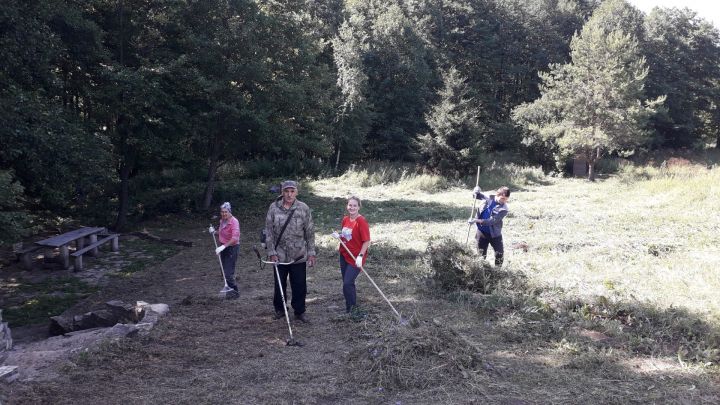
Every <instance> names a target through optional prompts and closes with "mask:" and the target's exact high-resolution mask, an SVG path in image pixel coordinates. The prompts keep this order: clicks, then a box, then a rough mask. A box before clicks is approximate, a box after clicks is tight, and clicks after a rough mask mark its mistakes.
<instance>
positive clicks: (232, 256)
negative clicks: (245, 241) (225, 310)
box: [215, 202, 240, 298]
mask: <svg viewBox="0 0 720 405" xmlns="http://www.w3.org/2000/svg"><path fill="white" fill-rule="evenodd" d="M217 233H218V239H219V240H220V243H221V245H220V246H218V247H217V249H215V253H216V254H218V255H220V260H221V261H222V267H223V271H224V272H225V282H226V283H227V285H228V287H230V288H232V289H233V292H232V293H228V294H226V296H227V297H228V298H237V297H239V296H240V294H239V293H238V287H237V284H235V263H236V262H237V257H238V252H239V251H240V222H238V220H237V218H235V217H234V216H233V215H232V208H231V207H230V203H229V202H225V203H223V204H222V205H221V206H220V226H219V227H218V231H217Z"/></svg>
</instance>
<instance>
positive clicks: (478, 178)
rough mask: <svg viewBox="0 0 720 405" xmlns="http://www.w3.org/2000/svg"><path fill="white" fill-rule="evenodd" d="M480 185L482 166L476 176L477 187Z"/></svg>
mask: <svg viewBox="0 0 720 405" xmlns="http://www.w3.org/2000/svg"><path fill="white" fill-rule="evenodd" d="M479 185H480V166H478V167H477V175H476V176H475V187H477V186H479Z"/></svg>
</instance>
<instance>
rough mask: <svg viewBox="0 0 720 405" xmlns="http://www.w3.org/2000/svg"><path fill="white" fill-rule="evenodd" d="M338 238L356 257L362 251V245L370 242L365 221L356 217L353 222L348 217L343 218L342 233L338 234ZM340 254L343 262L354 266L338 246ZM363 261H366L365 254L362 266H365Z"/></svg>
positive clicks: (346, 253) (345, 252)
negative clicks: (343, 259)
mask: <svg viewBox="0 0 720 405" xmlns="http://www.w3.org/2000/svg"><path fill="white" fill-rule="evenodd" d="M340 238H341V239H342V241H343V242H345V245H347V247H348V249H350V251H351V252H352V254H353V256H355V257H357V255H358V254H359V253H360V249H362V245H363V243H365V242H367V241H369V240H370V225H368V222H367V221H366V220H365V217H364V216H362V215H358V216H357V218H355V220H354V221H353V220H352V219H350V217H349V216H347V215H346V216H345V217H343V220H342V232H340ZM339 249H340V254H341V255H343V257H344V258H345V261H346V262H348V263H352V264H353V265H355V260H354V259H353V258H352V257H350V255H349V254H348V252H347V250H345V248H344V247H343V246H342V245H340V246H339ZM365 260H367V252H365V254H364V255H363V266H365Z"/></svg>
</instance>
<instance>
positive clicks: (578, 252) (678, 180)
mask: <svg viewBox="0 0 720 405" xmlns="http://www.w3.org/2000/svg"><path fill="white" fill-rule="evenodd" d="M354 170H355V172H353V173H346V174H344V175H343V176H341V177H340V178H331V179H323V180H319V181H316V182H314V183H313V184H312V186H313V189H314V190H315V195H316V196H319V197H325V198H334V199H335V200H334V201H336V204H334V205H332V206H324V207H313V208H314V210H315V211H316V212H319V213H320V217H321V218H323V219H322V220H321V221H320V228H323V227H325V228H328V229H330V228H331V227H332V226H335V227H336V226H337V225H338V223H339V222H338V223H334V222H335V221H339V218H340V217H341V216H342V213H343V212H342V211H343V207H344V198H345V197H346V196H347V195H350V194H357V195H359V196H360V197H361V198H363V199H365V200H366V204H365V206H364V208H363V209H362V213H363V214H364V215H365V216H366V217H367V218H368V220H369V222H370V224H371V232H372V236H373V240H374V244H375V245H376V246H382V247H384V249H383V251H384V252H385V251H387V250H388V249H397V250H398V251H404V252H413V253H415V254H416V255H417V257H418V259H419V257H420V256H421V255H422V254H423V252H424V251H425V249H426V247H427V242H428V240H429V239H430V238H431V237H450V238H454V239H456V240H458V241H459V242H461V243H465V240H466V238H467V234H468V226H467V225H466V224H465V219H466V218H467V217H468V216H469V215H470V210H471V207H472V203H473V200H472V196H471V194H470V190H469V188H470V186H461V184H454V185H452V186H451V187H449V188H447V189H445V190H443V191H442V192H437V191H433V192H427V191H423V190H420V189H418V188H412V187H407V184H404V183H408V184H410V183H411V182H412V181H414V179H415V178H414V177H411V176H410V175H409V174H407V173H404V174H403V173H400V172H392V173H391V171H390V170H389V169H383V170H384V171H381V173H380V174H379V175H374V174H373V172H372V170H371V169H367V168H363V169H358V168H356V169H354ZM493 170H496V172H498V173H500V172H503V173H505V176H504V177H503V176H498V180H497V183H490V184H487V185H486V186H483V188H484V189H494V188H496V187H497V186H499V185H501V184H515V185H514V186H511V187H514V189H513V193H512V195H511V199H510V202H509V205H510V215H509V216H508V218H507V219H506V221H505V228H504V239H505V246H506V263H507V266H508V267H509V268H511V269H516V270H522V271H524V272H526V273H527V275H528V276H529V277H530V278H531V279H532V280H534V281H536V282H538V283H542V284H546V285H556V286H559V287H562V288H565V289H567V290H568V291H569V292H571V293H573V294H580V295H586V296H592V295H598V294H599V295H602V294H607V293H608V288H607V286H608V285H612V286H614V288H615V289H616V290H618V291H621V292H622V293H623V294H625V295H626V296H627V297H631V298H632V299H637V300H643V301H647V302H651V303H654V304H656V305H658V306H660V307H669V306H671V305H672V306H682V307H686V308H688V309H689V310H691V311H693V312H695V313H697V314H698V315H701V316H703V317H705V318H707V319H716V320H720V277H718V276H717V275H716V269H718V268H720V251H719V249H720V236H719V235H720V214H718V212H719V211H718V208H717V207H720V168H717V167H716V168H712V169H708V168H707V167H706V166H697V165H692V166H684V167H671V168H662V169H661V168H653V167H642V168H633V167H631V166H626V167H625V168H624V169H623V170H624V171H623V172H621V173H619V174H618V175H617V176H613V177H610V178H608V179H604V180H600V181H596V182H588V181H586V180H584V179H572V178H566V179H559V178H547V177H544V176H542V174H541V172H536V170H535V169H533V168H521V167H516V166H509V167H505V168H504V169H500V168H499V167H495V168H494V169H493ZM629 172H632V173H643V175H633V176H632V178H631V179H630V178H629V177H628V176H629V175H628V174H627V173H629ZM358 173H360V174H358ZM508 174H510V177H508V176H507V175H508ZM491 177H492V176H490V175H482V176H481V184H483V181H487V179H488V178H491ZM368 179H385V180H386V181H387V182H385V183H383V182H380V183H378V181H375V180H373V181H370V180H368ZM327 210H332V213H330V212H328V211H327ZM473 235H474V230H472V231H471V233H470V238H469V239H470V241H469V244H470V245H472V244H473ZM327 242H328V243H330V244H332V242H331V241H330V240H328V241H327ZM518 242H524V243H526V244H527V245H528V251H527V252H524V251H522V250H519V249H513V248H512V245H513V243H518ZM371 255H372V249H371ZM387 262H390V261H389V260H388V261H387ZM378 265H380V266H388V265H389V266H397V267H398V269H399V270H403V271H407V272H408V273H412V272H413V271H414V270H413V269H415V268H417V266H418V261H417V260H409V259H408V258H407V257H406V258H405V259H403V260H402V261H399V262H397V263H395V262H392V263H383V264H382V265H381V264H379V263H373V262H372V261H370V263H369V266H371V267H372V266H378Z"/></svg>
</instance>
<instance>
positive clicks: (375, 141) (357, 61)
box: [333, 0, 435, 160]
mask: <svg viewBox="0 0 720 405" xmlns="http://www.w3.org/2000/svg"><path fill="white" fill-rule="evenodd" d="M348 15H349V16H348V19H347V20H346V21H345V22H344V23H343V25H342V27H341V29H340V35H339V37H338V38H337V39H336V40H335V41H334V42H333V44H334V47H335V49H336V63H337V68H338V75H339V79H338V83H339V84H340V85H341V89H342V91H343V96H344V100H345V101H346V104H345V105H346V106H347V105H352V107H353V110H352V111H353V112H354V113H355V114H363V116H358V115H355V116H354V122H356V123H358V124H360V125H365V123H367V124H368V125H369V129H368V133H367V136H366V144H365V150H366V153H367V155H368V156H370V157H372V158H376V159H406V160H410V159H412V157H413V156H414V153H415V150H414V148H413V140H414V139H415V138H416V136H417V135H418V134H419V133H422V132H423V131H424V130H425V129H426V128H425V125H424V122H423V120H422V117H423V114H424V113H425V112H426V109H427V107H428V104H429V100H431V99H432V91H431V87H432V85H433V81H434V80H435V74H434V70H433V66H432V65H433V62H432V55H431V54H430V52H429V51H428V49H427V46H426V44H425V43H424V41H423V40H422V38H421V37H420V36H419V35H418V33H417V31H416V29H415V26H414V24H413V21H412V20H411V19H410V18H408V16H407V14H406V11H405V9H404V2H403V1H401V0H393V1H390V2H387V1H379V0H371V1H368V2H353V3H350V4H349V5H348ZM348 100H351V101H352V102H353V103H354V104H347V102H348Z"/></svg>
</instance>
